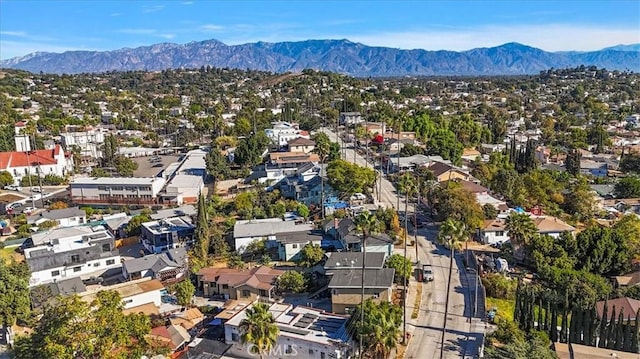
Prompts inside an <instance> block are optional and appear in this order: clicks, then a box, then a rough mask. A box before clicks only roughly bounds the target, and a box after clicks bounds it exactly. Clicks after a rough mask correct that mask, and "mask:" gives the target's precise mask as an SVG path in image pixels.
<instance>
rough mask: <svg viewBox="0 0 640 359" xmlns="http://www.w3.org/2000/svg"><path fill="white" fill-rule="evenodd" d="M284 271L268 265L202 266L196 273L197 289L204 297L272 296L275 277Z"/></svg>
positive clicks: (244, 298)
mask: <svg viewBox="0 0 640 359" xmlns="http://www.w3.org/2000/svg"><path fill="white" fill-rule="evenodd" d="M284 272H285V271H282V270H278V269H273V268H271V267H268V266H258V267H253V268H251V269H236V268H213V267H207V268H202V269H200V271H198V273H196V278H197V282H198V290H202V291H203V293H204V296H205V297H209V296H213V295H221V296H224V298H225V299H242V300H251V301H253V300H257V299H271V298H273V296H274V289H275V285H276V279H277V278H278V277H279V276H281V275H282V274H284Z"/></svg>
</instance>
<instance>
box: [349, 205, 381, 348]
mask: <svg viewBox="0 0 640 359" xmlns="http://www.w3.org/2000/svg"><path fill="white" fill-rule="evenodd" d="M355 224H356V228H357V229H358V230H360V231H362V283H361V296H360V307H361V308H362V310H361V311H360V327H361V332H360V333H359V336H360V358H362V355H363V354H364V348H363V337H364V333H363V332H362V328H363V327H364V285H365V281H364V275H365V262H366V260H367V248H366V240H367V237H369V235H370V234H371V233H373V232H376V231H378V229H379V228H380V222H379V221H378V217H376V215H375V213H371V212H368V211H366V212H362V213H360V214H359V215H358V216H357V217H356V218H355Z"/></svg>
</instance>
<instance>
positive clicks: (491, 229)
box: [480, 216, 576, 244]
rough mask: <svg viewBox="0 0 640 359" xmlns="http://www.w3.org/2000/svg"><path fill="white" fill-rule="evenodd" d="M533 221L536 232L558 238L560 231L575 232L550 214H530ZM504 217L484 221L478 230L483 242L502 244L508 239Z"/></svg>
mask: <svg viewBox="0 0 640 359" xmlns="http://www.w3.org/2000/svg"><path fill="white" fill-rule="evenodd" d="M531 219H532V220H533V223H534V224H535V225H536V227H537V228H538V234H546V235H549V236H551V237H553V238H558V237H560V235H561V234H562V232H570V233H575V231H576V229H575V228H574V227H572V226H570V225H568V224H567V223H565V222H564V221H562V220H561V219H558V218H556V217H551V216H531ZM506 226H507V223H506V219H505V218H496V219H492V220H486V221H484V226H483V227H482V228H481V230H480V237H481V240H482V242H483V243H484V244H502V243H504V242H506V241H508V240H509V232H508V231H507V227H506Z"/></svg>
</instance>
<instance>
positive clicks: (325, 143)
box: [313, 132, 331, 219]
mask: <svg viewBox="0 0 640 359" xmlns="http://www.w3.org/2000/svg"><path fill="white" fill-rule="evenodd" d="M313 140H314V141H315V142H316V146H315V148H314V149H313V152H314V153H316V154H317V155H318V157H320V207H321V209H320V210H321V211H322V219H324V176H323V171H324V165H325V160H326V159H327V157H328V156H329V153H330V152H331V141H330V140H329V136H327V134H326V133H324V132H319V133H318V134H316V135H315V137H314V138H313Z"/></svg>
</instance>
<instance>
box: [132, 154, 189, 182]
mask: <svg viewBox="0 0 640 359" xmlns="http://www.w3.org/2000/svg"><path fill="white" fill-rule="evenodd" d="M159 157H160V162H151V161H150V159H151V156H149V157H136V158H132V160H134V161H135V162H136V163H137V164H138V169H137V170H135V172H134V173H133V175H134V176H136V177H155V176H157V175H158V174H159V173H160V172H162V171H163V170H164V169H165V168H167V166H168V165H169V164H171V163H173V162H176V161H177V160H178V158H179V156H178V155H159ZM159 164H160V165H159Z"/></svg>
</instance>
